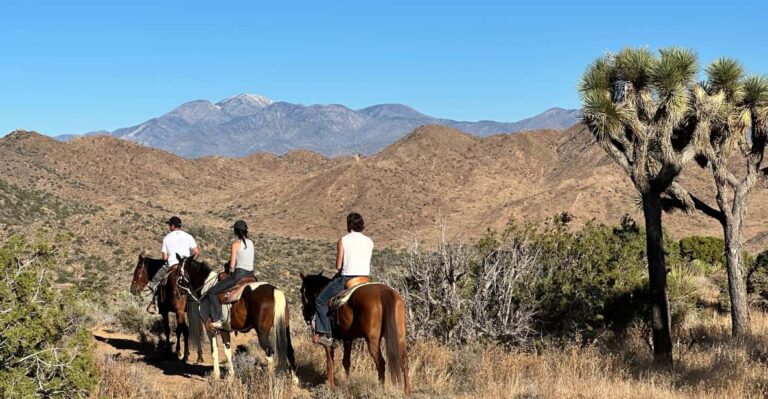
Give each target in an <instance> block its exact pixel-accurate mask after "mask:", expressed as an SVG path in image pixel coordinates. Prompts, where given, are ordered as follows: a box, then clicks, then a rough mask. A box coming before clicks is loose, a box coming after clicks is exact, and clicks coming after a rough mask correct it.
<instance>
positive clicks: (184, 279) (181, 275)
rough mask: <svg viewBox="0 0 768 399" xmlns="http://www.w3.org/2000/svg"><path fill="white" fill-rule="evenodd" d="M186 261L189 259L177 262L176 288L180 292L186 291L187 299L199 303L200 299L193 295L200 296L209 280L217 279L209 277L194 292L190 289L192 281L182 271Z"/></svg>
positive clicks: (184, 271)
mask: <svg viewBox="0 0 768 399" xmlns="http://www.w3.org/2000/svg"><path fill="white" fill-rule="evenodd" d="M187 259H189V258H183V259H181V262H179V265H180V266H179V277H178V278H177V279H176V286H177V287H179V289H182V290H184V291H186V293H187V296H188V297H189V298H191V299H192V300H193V301H195V302H197V303H200V297H198V296H197V295H195V293H197V294H200V293H201V292H202V290H203V288H204V287H205V285H206V284H208V282H209V281H210V280H211V279H215V278H217V277H216V276H215V275H214V276H213V277H211V278H209V279H206V280H205V282H203V285H201V286H200V288H198V289H196V290H193V289H191V287H192V281H191V280H190V279H189V278H187V272H186V270H184V268H185V266H186V265H187ZM182 283H184V284H182Z"/></svg>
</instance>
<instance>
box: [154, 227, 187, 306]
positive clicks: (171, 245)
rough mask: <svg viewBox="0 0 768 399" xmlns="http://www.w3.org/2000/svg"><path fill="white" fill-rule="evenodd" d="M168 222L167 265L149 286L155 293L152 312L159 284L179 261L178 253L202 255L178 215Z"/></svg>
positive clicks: (164, 239)
mask: <svg viewBox="0 0 768 399" xmlns="http://www.w3.org/2000/svg"><path fill="white" fill-rule="evenodd" d="M167 224H168V230H170V233H168V234H166V235H165V238H163V248H162V252H163V260H164V261H165V265H163V267H162V268H161V269H160V270H158V271H157V273H155V277H153V278H152V281H151V282H150V283H149V288H150V289H151V290H152V293H153V295H152V303H150V305H149V307H148V308H147V310H148V311H150V313H152V312H153V311H154V310H155V309H156V308H157V292H158V291H157V286H158V285H160V283H161V282H162V281H163V279H164V278H165V275H166V274H167V273H168V269H170V268H171V266H173V265H175V264H177V263H179V260H178V259H177V257H176V255H177V254H178V255H180V256H182V257H189V256H192V257H195V258H196V257H197V256H198V255H200V248H198V247H197V243H196V242H195V239H194V237H192V236H191V235H190V234H189V233H187V232H186V231H183V230H181V219H180V218H179V217H178V216H173V217H171V218H170V219H168V222H167Z"/></svg>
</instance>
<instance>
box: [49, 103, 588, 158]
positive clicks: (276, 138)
mask: <svg viewBox="0 0 768 399" xmlns="http://www.w3.org/2000/svg"><path fill="white" fill-rule="evenodd" d="M579 115H580V113H579V111H578V110H566V109H562V108H552V109H549V110H547V111H545V112H543V113H541V114H539V115H535V116H533V117H530V118H526V119H523V120H521V121H519V122H511V123H509V122H496V121H479V122H467V121H455V120H451V119H440V118H435V117H432V116H429V115H425V114H423V113H421V112H419V111H417V110H415V109H413V108H411V107H409V106H407V105H403V104H380V105H373V106H370V107H366V108H362V109H358V110H353V109H350V108H347V107H345V106H343V105H338V104H329V105H310V106H305V105H301V104H292V103H287V102H281V101H273V100H271V99H269V98H266V97H264V96H259V95H254V94H239V95H236V96H232V97H228V98H226V99H224V100H221V101H219V102H217V103H212V102H210V101H208V100H194V101H189V102H186V103H184V104H181V105H179V106H178V107H176V108H174V109H173V110H171V111H170V112H168V113H166V114H164V115H161V116H159V117H156V118H152V119H150V120H148V121H146V122H144V123H141V124H139V125H135V126H131V127H126V128H121V129H117V130H115V131H113V132H106V131H100V132H99V133H100V134H104V133H107V134H111V135H114V136H116V137H119V138H122V139H126V140H130V141H134V142H137V143H140V144H144V145H146V146H149V147H153V148H158V149H162V150H165V151H168V152H172V153H174V154H177V155H180V156H183V157H186V158H199V157H203V156H209V155H217V156H232V157H242V156H247V155H250V154H253V153H256V152H270V153H273V154H285V153H287V152H289V151H292V150H298V149H304V150H310V151H315V152H318V153H320V154H323V155H326V156H337V155H352V154H366V155H370V154H373V153H376V152H377V151H379V150H381V149H383V148H384V147H386V146H388V145H390V144H392V143H394V142H395V141H397V140H398V139H400V138H401V137H403V136H405V135H406V134H408V133H409V132H411V131H412V130H413V129H415V128H417V127H419V126H423V125H444V126H449V127H453V128H455V129H458V130H461V131H463V132H466V133H470V134H474V135H477V136H489V135H493V134H499V133H512V132H518V131H522V130H537V129H556V130H562V129H566V128H568V127H570V126H572V125H574V124H576V123H577V122H578V121H579ZM73 137H76V135H63V136H57V137H56V139H58V140H62V141H66V140H70V139H72V138H73Z"/></svg>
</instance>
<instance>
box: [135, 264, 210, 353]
mask: <svg viewBox="0 0 768 399" xmlns="http://www.w3.org/2000/svg"><path fill="white" fill-rule="evenodd" d="M164 264H165V261H164V260H162V259H152V258H146V257H144V256H142V255H139V261H138V262H137V263H136V269H134V271H133V281H132V282H131V294H133V295H139V294H140V293H141V292H142V291H143V290H144V289H145V288H147V284H148V283H149V282H150V281H151V280H152V278H153V277H155V274H157V272H158V271H159V270H160V268H161V267H163V265H164ZM168 274H169V275H168V278H167V279H166V282H165V284H164V285H162V286H160V287H159V288H160V289H161V290H164V292H163V294H162V295H160V299H159V301H158V304H157V309H158V311H159V312H160V314H161V315H162V316H163V332H164V333H165V343H166V345H167V347H168V348H170V347H171V326H170V323H169V321H168V313H170V312H173V313H175V314H176V356H178V355H179V350H180V349H181V348H180V346H181V340H180V339H179V338H180V337H181V336H182V335H183V336H184V357H183V358H182V360H183V361H185V362H186V361H188V360H189V326H188V325H187V321H186V315H185V311H186V305H187V297H186V295H183V293H182V292H180V291H179V287H178V284H177V282H178V277H179V272H178V269H176V270H174V271H171V272H170V273H168ZM202 355H203V352H202V350H198V351H197V361H198V362H200V361H201V360H202V358H203V356H202Z"/></svg>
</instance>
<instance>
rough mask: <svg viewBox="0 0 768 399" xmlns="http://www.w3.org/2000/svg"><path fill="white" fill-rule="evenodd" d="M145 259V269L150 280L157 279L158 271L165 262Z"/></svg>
mask: <svg viewBox="0 0 768 399" xmlns="http://www.w3.org/2000/svg"><path fill="white" fill-rule="evenodd" d="M143 259H144V267H145V268H146V269H147V277H149V279H150V280H151V279H152V278H154V277H155V274H157V272H158V270H160V268H161V267H163V265H164V264H165V261H164V260H162V259H155V258H148V257H146V256H145V257H144V258H143Z"/></svg>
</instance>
